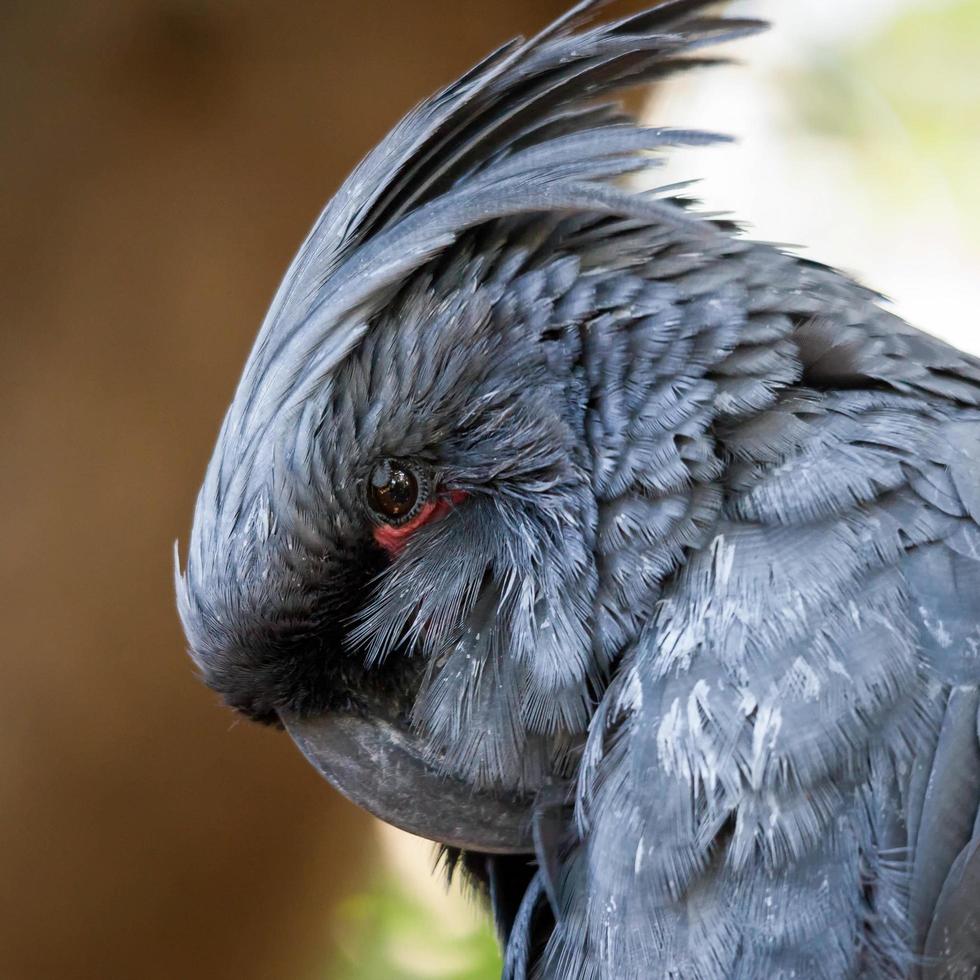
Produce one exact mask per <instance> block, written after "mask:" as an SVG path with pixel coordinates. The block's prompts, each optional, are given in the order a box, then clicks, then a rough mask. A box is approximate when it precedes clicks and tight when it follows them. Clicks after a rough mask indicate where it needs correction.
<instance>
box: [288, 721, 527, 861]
mask: <svg viewBox="0 0 980 980" xmlns="http://www.w3.org/2000/svg"><path fill="white" fill-rule="evenodd" d="M282 721H283V724H284V725H285V727H286V730H287V731H288V732H289V734H290V736H291V737H292V739H293V741H294V742H295V743H296V744H297V745H298V746H299V748H300V751H301V752H302V753H303V755H305V756H306V758H307V759H308V760H309V762H310V763H311V764H312V765H313V767H314V768H315V769H317V770H318V771H319V773H320V774H321V775H322V776H323V777H324V778H325V779H326V780H327V781H328V782H329V783H330V784H331V785H332V786H333V787H334V788H335V789H337V790H339V791H340V792H341V793H342V794H343V795H344V796H346V797H347V799H349V800H350V801H351V802H352V803H356V804H357V805H358V806H360V807H362V808H363V809H365V810H367V811H368V812H369V813H372V814H374V816H376V817H378V818H379V819H381V820H384V821H385V822H386V823H390V824H393V825H394V826H395V827H398V828H400V829H401V830H405V831H408V832H409V833H410V834H416V835H417V836H419V837H427V838H429V839H430V840H434V841H438V842H439V843H440V844H447V845H449V846H451V847H458V848H462V849H463V850H468V851H481V852H486V853H493V854H525V853H533V851H534V842H533V838H532V831H531V815H532V810H533V799H532V798H527V797H520V796H513V795H506V794H501V795H499V796H498V795H496V794H494V793H491V792H488V791H478V790H475V789H473V788H472V787H471V786H469V785H467V784H466V783H464V782H462V781H461V780H458V779H454V778H453V777H451V776H446V775H445V774H443V773H442V772H440V771H439V769H438V768H437V767H436V766H434V765H433V764H432V763H431V762H429V761H427V760H426V758H425V753H424V745H423V744H422V743H421V742H420V740H419V737H418V736H417V735H416V734H415V733H414V732H412V731H411V729H409V728H408V727H407V725H406V724H404V723H403V722H401V721H400V720H399V719H398V718H396V717H393V716H392V715H391V713H390V711H388V712H386V711H385V710H384V709H383V706H382V705H380V704H372V705H370V706H369V709H368V710H367V711H365V712H364V713H363V714H360V713H354V712H350V713H346V712H331V713H327V714H323V715H320V716H318V717H313V718H299V717H296V716H289V715H284V716H283V718H282Z"/></svg>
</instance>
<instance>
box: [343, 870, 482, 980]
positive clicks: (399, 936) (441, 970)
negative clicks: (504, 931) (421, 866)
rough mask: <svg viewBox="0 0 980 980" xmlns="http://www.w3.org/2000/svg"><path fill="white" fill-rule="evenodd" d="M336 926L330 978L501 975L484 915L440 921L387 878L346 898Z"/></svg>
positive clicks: (440, 979) (446, 979) (475, 979)
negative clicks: (473, 919) (336, 950)
mask: <svg viewBox="0 0 980 980" xmlns="http://www.w3.org/2000/svg"><path fill="white" fill-rule="evenodd" d="M461 900H462V899H461ZM335 928H336V930H337V946H338V948H339V949H340V951H341V952H340V955H339V958H338V960H337V961H336V962H335V963H333V964H332V965H331V968H330V969H329V970H328V971H327V974H326V976H327V977H329V978H330V980H496V978H499V976H500V970H501V963H500V953H499V951H498V948H497V941H496V939H495V937H494V935H493V931H492V929H491V926H490V923H489V919H488V918H487V917H483V918H482V920H481V921H480V922H479V923H470V922H468V921H464V922H463V923H462V925H461V923H460V922H459V921H456V922H453V923H447V922H444V921H440V920H439V918H438V915H437V913H436V912H435V911H434V910H432V909H431V908H430V907H429V906H428V905H426V904H425V903H422V902H419V901H417V900H416V899H415V897H414V896H412V895H411V894H409V893H408V892H407V891H405V890H403V889H402V888H400V887H399V886H398V885H397V884H395V883H393V882H391V881H388V880H385V881H384V882H382V883H381V884H380V885H379V886H378V887H377V888H376V889H375V890H373V891H371V892H365V893H362V894H359V895H356V896H354V897H352V898H351V899H349V900H348V901H347V902H345V903H344V904H343V905H342V906H341V908H340V910H339V912H338V915H337V918H336V921H335Z"/></svg>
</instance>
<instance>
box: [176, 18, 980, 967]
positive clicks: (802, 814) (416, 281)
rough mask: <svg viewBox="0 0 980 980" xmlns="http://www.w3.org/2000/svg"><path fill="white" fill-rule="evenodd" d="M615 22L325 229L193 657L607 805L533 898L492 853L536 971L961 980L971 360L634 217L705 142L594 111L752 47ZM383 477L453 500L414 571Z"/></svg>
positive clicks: (216, 527) (248, 409) (975, 601)
mask: <svg viewBox="0 0 980 980" xmlns="http://www.w3.org/2000/svg"><path fill="white" fill-rule="evenodd" d="M599 6H601V4H599V3H595V2H586V3H582V4H579V5H578V7H576V8H575V9H574V10H573V11H571V12H570V13H569V15H568V16H567V17H566V18H564V19H563V20H562V21H560V22H558V23H557V24H556V25H553V26H552V27H551V28H549V29H548V30H546V31H545V32H543V33H542V34H541V35H539V36H538V37H537V38H535V39H532V40H531V41H529V42H513V43H512V44H510V45H507V46H505V47H503V48H501V49H500V50H499V51H498V52H496V53H495V54H494V55H492V56H491V57H490V58H488V59H487V60H486V61H485V62H484V63H482V64H481V65H480V66H478V67H477V68H475V69H474V70H473V71H472V72H470V73H469V74H468V75H467V76H465V77H464V78H463V79H461V80H459V81H458V82H456V83H455V84H454V85H452V86H450V87H449V88H448V89H446V90H445V91H444V92H442V93H440V94H439V95H437V96H436V97H434V98H433V99H431V100H429V101H427V102H426V103H423V104H422V105H421V106H419V107H418V108H417V109H416V110H414V111H413V112H412V113H411V114H409V116H408V117H406V119H405V120H403V122H402V123H401V124H399V126H397V127H396V128H395V130H393V132H392V133H391V134H390V135H389V137H387V138H386V139H385V140H384V141H383V142H382V143H381V144H380V145H379V146H378V148H377V149H376V150H375V151H373V152H372V153H371V154H370V155H369V156H368V157H367V158H366V159H365V161H364V162H363V163H362V164H361V165H360V166H359V167H358V168H357V170H355V172H354V173H353V174H352V176H351V177H350V178H349V180H348V181H347V182H346V183H345V185H344V186H343V187H342V188H341V190H340V191H339V192H338V194H337V195H336V197H335V198H334V200H333V201H332V202H331V204H330V205H328V207H327V209H326V210H325V211H324V213H323V214H322V215H321V217H320V219H319V220H318V222H317V224H316V225H315V226H314V228H313V230H312V232H311V233H310V236H309V238H308V239H307V241H306V243H305V244H304V245H303V247H302V249H301V250H300V252H299V254H298V255H297V257H296V259H295V260H294V262H293V264H292V266H291V267H290V269H289V271H288V272H287V275H286V278H285V280H284V282H283V285H282V286H281V287H280V290H279V293H278V294H277V296H276V298H275V300H274V302H273V305H272V307H271V309H270V312H269V315H268V317H267V319H266V322H265V324H264V325H263V327H262V329H261V331H260V334H259V337H258V339H257V341H256V345H255V348H254V349H253V352H252V354H251V356H250V358H249V361H248V364H247V365H246V368H245V371H244V373H243V377H242V381H241V384H240V386H239V389H238V391H237V393H236V396H235V399H234V401H233V403H232V406H231V408H230V409H229V413H228V416H227V417H226V420H225V423H224V425H223V427H222V431H221V435H220V437H219V442H218V447H217V448H216V451H215V455H214V457H213V459H212V462H211V465H210V466H209V469H208V473H207V476H206V479H205V483H204V486H203V487H202V491H201V495H200V497H199V500H198V507H197V512H196V514H195V523H194V529H193V533H192V539H191V546H190V550H189V554H188V562H187V568H186V571H185V573H184V575H183V576H178V597H179V605H180V611H181V616H182V619H183V621H184V625H185V629H186V631H187V633H188V636H189V639H190V641H191V647H192V652H193V654H194V656H195V659H196V660H197V662H198V664H199V665H200V667H201V669H202V672H203V673H204V676H205V679H206V680H207V681H208V682H209V683H211V684H212V685H213V686H214V687H216V688H217V689H218V690H220V691H222V693H223V694H224V695H225V697H226V699H227V700H229V702H230V703H232V704H233V705H235V706H236V707H239V708H241V709H242V710H244V711H246V712H247V713H249V714H251V715H253V716H255V717H260V718H265V719H267V720H268V719H274V718H275V717H276V716H277V714H278V713H281V712H294V713H300V714H303V715H311V714H315V713H316V712H318V711H322V710H324V709H330V710H336V709H337V707H338V706H346V705H348V704H352V705H354V706H355V708H356V706H357V705H358V703H359V700H360V695H361V694H363V693H364V692H365V691H366V690H368V689H369V688H370V689H371V690H372V691H376V690H378V689H381V690H384V691H388V692H391V696H392V697H393V698H394V699H395V700H396V702H397V703H398V704H399V705H400V706H401V707H400V708H399V710H402V711H403V712H404V714H405V717H406V718H407V719H408V721H407V723H408V724H409V725H410V726H411V728H412V730H413V731H414V733H415V735H416V736H417V738H418V740H419V744H420V745H421V746H422V751H423V753H424V754H425V755H426V758H427V759H428V760H429V761H430V762H431V763H432V765H434V766H435V767H437V768H438V769H440V770H441V771H442V772H444V773H445V774H446V775H449V776H451V777H454V778H457V779H463V780H465V781H466V782H468V783H470V784H471V785H473V786H474V787H482V788H484V789H485V788H488V787H489V788H497V789H504V790H507V791H512V790H522V791H532V792H533V791H535V790H537V789H539V788H542V787H544V789H545V792H547V789H548V787H549V786H551V785H553V781H554V780H556V779H557V780H559V781H562V780H571V779H577V781H578V787H579V799H578V802H577V812H576V815H575V817H576V819H575V821H574V823H569V825H568V827H567V829H566V834H565V836H564V838H562V835H561V834H560V833H559V834H554V833H553V834H551V835H550V837H549V843H548V844H547V846H546V847H545V846H544V845H540V844H539V852H540V853H539V860H540V864H541V871H540V872H539V873H538V874H537V875H532V874H531V873H530V872H529V871H528V869H527V867H526V859H524V858H520V857H518V858H505V857H495V858H493V859H492V860H491V859H489V858H488V859H487V862H483V860H482V859H481V857H480V856H478V855H468V856H466V858H465V859H464V861H463V863H464V864H465V865H466V866H467V867H470V868H471V870H473V871H474V873H475V874H476V876H477V877H478V878H480V879H481V880H485V881H486V883H487V885H488V887H489V888H490V891H491V893H492V894H493V898H494V907H495V911H496V914H497V915H498V918H499V920H500V922H501V928H502V934H503V935H504V937H505V939H506V940H507V941H508V949H507V966H506V969H507V971H508V973H509V975H511V976H513V977H515V978H516V977H524V976H531V975H533V976H540V977H568V976H575V977H586V978H590V977H594V978H597V980H598V978H612V977H617V978H618V977H633V976H636V977H639V976H647V975H650V974H651V973H655V974H657V975H663V976H667V977H683V978H684V980H716V978H717V980H721V978H727V977H738V978H745V980H749V978H755V977H759V976H766V977H790V976H795V977H799V976H808V977H815V978H820V977H826V978H828V980H830V978H837V977H850V976H855V977H858V976H859V977H865V978H877V977H906V976H909V977H911V976H913V975H922V976H923V977H926V976H928V977H940V976H943V977H945V976H948V977H950V978H952V977H955V976H966V975H969V972H968V971H969V970H970V969H972V968H973V967H974V966H975V965H976V964H977V962H978V957H977V952H976V951H977V939H976V936H977V934H978V932H980V924H978V921H977V917H976V915H971V914H970V912H969V911H968V908H967V906H969V905H970V904H971V897H972V899H973V900H974V901H976V902H977V903H980V897H978V896H977V895H976V893H975V890H974V888H975V882H976V880H977V874H978V872H977V868H978V860H977V857H976V854H977V852H978V842H980V813H978V810H980V801H978V799H977V796H978V792H980V791H978V790H977V787H978V786H980V733H978V731H977V711H978V707H977V689H978V686H980V654H978V644H980V626H978V618H977V612H976V610H977V607H978V606H980V595H978V593H980V462H978V460H980V363H978V362H977V361H976V360H975V359H972V358H968V357H966V356H965V355H961V354H960V353H959V352H957V351H955V350H952V349H951V348H949V347H947V346H946V345H943V344H941V343H939V342H938V341H935V340H933V339H932V338H929V337H927V336H926V335H923V334H921V333H919V332H918V331H916V330H914V329H913V328H911V327H909V326H907V325H906V324H904V323H903V322H902V321H900V320H899V319H897V318H896V317H894V316H892V315H890V314H888V313H886V312H884V311H883V310H882V309H881V308H880V307H879V306H878V305H877V303H878V299H879V298H878V297H877V296H876V295H875V294H873V293H871V292H870V291H868V290H865V289H863V288H862V287H860V286H858V285H856V284H854V283H853V282H851V281H849V280H848V279H846V278H845V277H843V276H841V275H839V274H838V273H836V272H834V271H833V270H830V269H827V268H825V267H822V266H819V265H817V264H815V263H811V262H806V261H803V260H800V259H798V258H796V257H793V256H790V255H786V254H784V253H782V252H780V251H779V250H776V249H774V248H771V247H768V246H764V245H756V244H753V243H750V242H747V241H744V240H742V239H740V238H739V237H738V236H737V235H736V234H735V229H734V228H733V226H731V225H730V224H728V223H726V222H721V221H708V220H705V219H704V218H701V217H697V216H695V215H694V214H693V213H692V212H691V211H689V210H688V209H687V208H686V207H685V203H684V202H682V201H680V200H678V199H674V200H671V199H669V194H670V193H673V191H672V190H667V191H664V192H662V193H660V194H659V195H656V194H655V195H636V194H632V193H630V192H628V191H627V190H625V189H623V188H621V187H620V186H618V185H616V184H615V183H614V181H615V178H617V177H620V176H622V175H625V174H629V173H631V172H633V171H635V170H637V169H639V168H641V167H645V166H649V165H650V164H651V162H652V161H653V160H654V159H655V158H651V157H650V156H647V155H645V154H646V151H649V150H658V149H660V148H663V147H667V146H669V145H672V144H679V143H697V142H701V141H708V140H710V139H712V138H713V137H708V136H701V135H699V134H692V133H688V132H683V131H671V130H662V129H643V128H641V127H638V126H636V124H635V122H634V121H633V120H631V119H630V117H629V116H628V115H627V114H625V113H624V112H622V111H621V110H620V109H619V108H617V107H615V106H612V105H604V104H603V103H602V100H603V99H605V98H607V97H608V95H609V94H610V93H613V92H615V91H616V90H618V89H621V88H623V87H624V86H626V85H632V84H638V83H642V82H648V81H650V80H653V79H656V78H659V77H662V76H664V75H666V74H669V73H671V72H674V71H678V70H683V69H685V68H688V67H696V66H699V65H701V64H705V63H711V59H705V58H703V57H702V56H701V55H700V54H697V55H693V54H692V52H695V51H699V49H700V48H701V47H703V46H704V45H705V44H709V43H714V42H717V41H722V40H726V39H729V38H731V37H736V36H740V35H741V34H743V33H745V32H746V31H751V30H754V29H756V28H757V26H758V25H757V24H756V23H755V22H752V21H741V20H725V19H718V18H715V17H712V16H709V15H707V14H706V13H705V9H706V8H708V7H710V4H708V3H706V2H702V0H673V2H668V3H664V4H661V5H660V6H658V7H655V8H654V9H653V10H650V11H646V12H642V13H640V14H637V15H636V16H634V17H630V18H626V19H624V20H621V21H618V22H615V23H612V24H607V25H599V26H589V18H590V15H593V14H594V13H595V12H596V11H597V9H598V8H599ZM386 456H394V457H404V458H415V459H420V460H424V461H425V462H426V464H427V465H431V466H432V467H433V468H434V471H435V472H436V474H437V478H438V481H439V485H440V487H442V488H443V489H444V490H446V491H447V492H448V491H452V492H453V493H455V494H457V495H458V497H459V499H461V500H463V503H462V504H460V505H459V506H458V507H456V508H455V509H454V510H453V511H452V512H451V513H450V514H449V515H448V516H447V517H446V518H445V519H444V520H443V521H440V522H439V523H438V524H433V525H431V526H428V527H424V528H422V529H421V530H420V531H418V532H416V533H415V534H414V535H413V536H412V538H411V539H410V541H409V542H408V544H407V546H406V547H405V548H404V550H402V551H401V552H400V553H398V554H395V555H393V556H384V555H381V554H379V553H378V551H377V549H376V548H375V547H374V546H373V545H372V543H371V533H370V530H371V528H370V524H369V523H368V522H367V521H366V519H365V515H364V509H363V501H362V499H361V496H360V495H359V494H360V491H359V487H361V486H362V485H363V479H364V473H365V467H368V466H369V465H370V464H371V462H372V460H375V459H378V458H381V457H386ZM454 499H455V498H454ZM610 681H611V683H609V682H610ZM607 683H609V686H608V689H607ZM593 713H594V717H592V715H593ZM590 718H591V723H590ZM587 736H588V742H587V744H586V737H587ZM583 752H584V755H583V754H582V753H583ZM379 778H381V779H383V778H384V774H379ZM538 836H539V837H540V835H538ZM525 889H526V891H525ZM522 892H523V893H524V897H523V899H522V898H521V897H520V896H521V894H522ZM552 908H555V909H557V917H556V918H555V917H553V916H552V912H551V909H552ZM964 971H967V972H964Z"/></svg>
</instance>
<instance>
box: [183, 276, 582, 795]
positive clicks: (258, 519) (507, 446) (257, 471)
mask: <svg viewBox="0 0 980 980" xmlns="http://www.w3.org/2000/svg"><path fill="white" fill-rule="evenodd" d="M568 342H571V341H569V340H568V339H565V340H556V339H554V338H551V339H549V340H547V341H545V340H542V339H541V338H540V337H538V336H535V335H534V334H533V333H532V332H529V331H527V329H526V328H525V326H524V325H523V324H520V323H517V322H512V323H510V324H509V325H505V324H502V322H501V320H500V318H499V317H498V316H496V315H495V313H494V310H493V308H492V306H491V303H490V300H489V298H488V296H487V295H486V293H485V291H484V290H482V289H480V288H475V287H474V288H465V289H457V290H451V291H449V292H446V291H445V286H444V284H440V283H438V282H433V280H432V279H431V278H430V277H429V276H424V277H422V278H421V279H420V280H419V281H418V283H417V284H416V285H415V286H413V287H411V288H409V289H407V290H406V291H404V292H403V294H402V295H401V297H400V299H398V300H397V301H396V302H395V303H393V304H392V306H391V308H390V309H388V310H387V311H386V312H385V313H384V315H382V316H381V317H379V318H378V319H377V320H376V321H375V322H374V323H373V324H371V325H370V327H369V329H368V330H367V331H366V333H365V335H364V337H363V339H362V340H361V342H360V343H359V344H358V345H357V346H356V348H354V349H353V350H351V351H350V353H348V354H347V355H346V356H345V357H343V358H342V359H341V360H340V361H339V362H338V363H337V364H336V366H335V367H334V368H333V370H331V371H330V372H329V375H327V376H324V377H322V378H319V379H318V382H317V385H316V387H315V390H314V392H313V394H312V395H311V396H310V397H309V398H308V399H306V400H304V401H303V402H302V403H300V404H299V405H295V404H294V403H292V402H286V403H284V405H283V407H282V410H281V411H277V412H276V413H274V414H273V415H272V417H271V418H264V419H263V420H262V426H261V428H258V429H257V431H256V430H252V429H251V428H250V427H249V426H245V425H240V424H239V423H237V422H236V421H228V420H226V423H225V427H224V429H223V430H222V434H221V437H220V439H219V444H218V448H217V450H216V453H215V456H214V459H213V461H212V464H211V470H210V471H209V475H208V479H207V480H206V482H205V485H204V488H203V489H202V492H201V496H200V498H199V501H198V507H197V513H196V517H195V523H194V529H193V534H192V540H191V545H190V552H189V557H188V561H187V567H186V571H185V573H184V575H183V576H182V577H181V578H180V579H179V581H178V593H179V606H180V612H181V616H182V619H183V623H184V627H185V630H186V633H187V636H188V638H189V641H190V644H191V650H192V655H193V657H194V659H195V660H196V662H197V663H198V665H199V666H200V668H201V671H202V673H203V676H204V679H205V680H206V682H207V683H208V684H209V685H210V686H212V687H213V688H214V689H216V690H217V691H219V692H220V693H221V694H222V695H223V696H224V698H225V699H226V701H227V702H228V703H229V704H230V705H232V706H233V707H235V708H236V709H238V710H239V711H241V712H243V713H245V714H246V715H248V716H250V717H252V718H254V719H257V720H260V721H265V722H275V721H278V720H280V719H282V720H284V721H285V723H286V724H287V726H289V727H290V728H292V727H293V726H295V725H301V724H309V723H310V722H311V719H317V718H322V717H324V716H339V715H344V716H347V717H352V716H359V717H362V718H363V717H365V716H369V715H372V714H376V715H383V716H384V717H385V719H386V721H387V722H390V723H392V724H394V725H395V727H397V728H399V729H401V730H402V731H403V733H407V737H409V738H410V739H413V740H415V743H414V748H413V751H414V752H417V754H418V756H419V757H420V758H424V759H425V760H426V761H427V763H428V764H429V765H431V766H433V767H435V768H436V769H437V770H439V771H440V772H441V773H443V774H449V775H451V776H454V777H457V778H458V779H460V780H462V781H463V782H465V783H466V784H468V785H471V786H473V787H477V788H482V789H487V788H494V789H506V790H508V791H513V790H525V789H530V788H533V787H535V786H536V785H539V784H540V783H541V782H542V781H543V780H545V779H546V778H547V777H548V776H549V775H550V774H552V773H553V772H554V770H555V769H556V768H558V769H560V767H561V759H562V757H563V754H564V753H566V752H567V751H568V749H569V747H570V746H571V745H572V743H574V742H575V740H576V739H578V738H579V737H580V736H581V734H582V733H583V732H584V730H585V728H586V726H587V722H588V717H589V712H590V704H591V698H592V696H593V694H594V687H595V684H596V683H597V680H598V678H597V677H596V675H595V670H594V667H593V665H594V660H593V658H592V657H591V655H590V630H589V624H588V622H587V620H588V618H589V617H590V615H591V603H592V595H593V593H594V579H595V572H594V568H593V566H592V559H591V549H590V548H589V547H588V543H587V542H586V541H585V540H584V539H583V534H588V533H589V531H588V529H589V528H590V527H591V525H592V521H591V517H590V514H591V510H590V509H591V508H592V507H593V505H592V503H591V501H592V495H591V490H590V484H589V480H588V478H587V474H586V473H585V472H584V470H583V468H582V466H581V465H580V460H579V459H578V457H577V456H576V452H580V451H581V450H580V449H576V447H577V446H579V445H580V440H577V439H576V438H575V433H574V431H573V426H572V424H571V422H570V419H571V418H573V416H574V412H573V411H571V410H570V407H569V397H568V390H569V389H568V386H567V383H562V380H561V379H560V378H558V377H556V376H555V374H554V372H553V371H552V370H551V369H549V366H548V362H549V358H550V359H551V360H552V361H553V360H554V358H553V353H554V352H553V351H551V352H550V353H549V347H550V346H551V347H553V346H554V345H555V344H556V343H557V344H563V343H568ZM566 381H567V379H566ZM240 394H241V393H240ZM294 734H295V733H294ZM358 778H359V779H363V776H359V777H358ZM373 778H375V779H377V780H383V779H385V778H386V774H385V773H384V772H377V773H375V774H374V776H373Z"/></svg>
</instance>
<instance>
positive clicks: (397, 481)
mask: <svg viewBox="0 0 980 980" xmlns="http://www.w3.org/2000/svg"><path fill="white" fill-rule="evenodd" d="M418 496H419V484H418V480H416V479H415V476H414V474H413V473H412V472H411V470H409V469H407V468H406V467H404V466H402V465H401V464H399V463H395V462H391V461H386V462H384V463H379V464H378V465H377V466H375V468H374V469H373V470H372V471H371V479H370V481H369V484H368V502H369V503H370V504H371V507H372V508H373V509H374V510H375V511H376V512H377V513H378V514H380V515H381V516H382V517H384V518H387V519H388V520H399V519H400V518H402V517H405V516H406V515H407V514H409V513H411V510H412V508H413V507H414V506H415V503H416V501H417V500H418Z"/></svg>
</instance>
